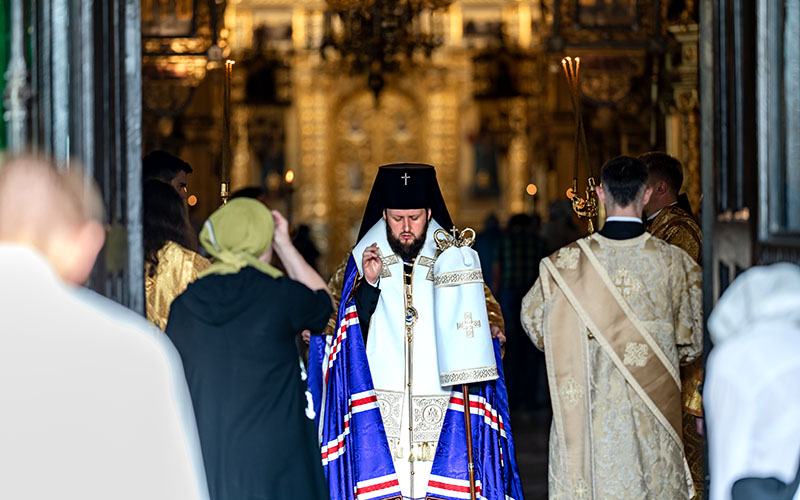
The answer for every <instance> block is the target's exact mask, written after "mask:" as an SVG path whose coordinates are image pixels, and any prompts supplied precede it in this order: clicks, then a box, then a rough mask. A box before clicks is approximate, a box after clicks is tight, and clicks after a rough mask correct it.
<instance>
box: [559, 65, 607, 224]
mask: <svg viewBox="0 0 800 500" xmlns="http://www.w3.org/2000/svg"><path fill="white" fill-rule="evenodd" d="M561 67H562V68H564V75H565V76H566V77H567V85H568V86H569V96H570V99H571V100H572V112H573V114H574V117H575V169H574V173H573V177H572V187H571V188H570V189H567V198H569V199H570V201H572V210H574V211H575V213H576V214H577V215H578V217H585V218H587V219H588V226H589V232H590V233H593V232H594V223H593V222H592V219H593V218H594V217H596V216H597V207H598V199H597V193H596V192H595V180H594V176H593V175H592V164H591V161H590V160H589V148H588V147H587V145H586V132H585V131H584V127H583V116H582V114H581V99H582V95H581V87H580V84H581V82H580V69H581V58H580V57H576V58H575V59H573V58H571V57H569V56H568V57H565V58H563V59H561ZM581 153H583V157H584V159H585V160H586V174H587V179H586V191H585V193H586V197H585V198H581V197H580V196H578V167H579V165H580V158H581Z"/></svg>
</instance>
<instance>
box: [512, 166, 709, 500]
mask: <svg viewBox="0 0 800 500" xmlns="http://www.w3.org/2000/svg"><path fill="white" fill-rule="evenodd" d="M613 161H614V160H612V162H613ZM609 163H611V162H609ZM626 167H628V168H629V166H627V165H626ZM642 168H644V171H645V176H646V167H644V166H642ZM604 175H605V168H604ZM604 184H605V180H604ZM540 273H541V274H540V278H539V279H538V280H537V281H536V284H535V285H534V286H533V288H532V289H531V290H530V291H529V292H528V294H527V295H526V296H525V298H524V299H523V303H522V316H521V319H522V323H523V326H524V327H525V330H526V332H527V333H528V336H529V337H530V338H531V340H532V341H533V342H534V344H536V346H537V347H538V348H539V349H542V350H543V351H544V352H545V358H546V363H547V373H548V380H549V385H550V392H551V394H550V397H551V400H552V403H553V424H552V426H551V430H550V452H549V494H550V498H551V499H553V498H558V499H596V500H634V499H636V500H641V499H653V500H656V499H671V500H672V499H688V498H690V497H691V496H692V495H693V494H694V487H693V483H692V480H691V476H690V474H689V471H688V467H687V465H686V460H685V458H684V452H683V446H682V420H681V380H680V375H679V367H680V365H681V364H685V363H688V362H691V361H692V360H694V359H695V358H697V357H698V356H699V355H700V353H701V350H702V293H701V281H700V280H701V274H700V269H699V267H698V266H697V264H696V263H695V262H694V260H693V259H692V258H691V257H690V256H689V255H688V254H687V253H686V252H684V251H683V250H681V249H679V248H677V247H674V246H672V245H669V244H667V243H665V242H664V241H662V240H659V239H657V238H653V237H652V236H650V235H649V234H647V233H645V231H644V226H643V224H642V223H641V220H639V219H637V218H635V217H609V219H608V220H607V222H606V224H605V226H604V227H603V230H602V231H601V232H600V233H599V234H593V235H591V236H589V237H586V238H582V239H580V240H578V241H576V242H574V243H572V244H570V245H567V246H565V247H563V248H561V249H560V250H558V251H556V252H555V253H553V254H552V255H551V256H549V257H547V258H545V259H543V260H542V262H541V265H540Z"/></svg>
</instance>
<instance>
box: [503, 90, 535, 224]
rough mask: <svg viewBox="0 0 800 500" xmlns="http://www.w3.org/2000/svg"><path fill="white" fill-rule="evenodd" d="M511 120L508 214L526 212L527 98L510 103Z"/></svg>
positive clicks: (516, 99)
mask: <svg viewBox="0 0 800 500" xmlns="http://www.w3.org/2000/svg"><path fill="white" fill-rule="evenodd" d="M509 106H510V113H509V120H510V122H511V123H510V124H509V125H510V126H511V130H512V131H513V134H514V135H513V136H512V139H511V143H510V144H509V145H508V184H507V186H506V193H507V195H508V196H507V200H508V213H509V214H516V213H521V212H524V211H525V187H526V186H527V184H528V150H529V149H530V144H529V140H528V132H527V129H528V127H527V116H528V113H527V106H526V103H525V98H523V97H516V98H514V99H512V100H511V102H510V103H509Z"/></svg>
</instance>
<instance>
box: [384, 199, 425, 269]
mask: <svg viewBox="0 0 800 500" xmlns="http://www.w3.org/2000/svg"><path fill="white" fill-rule="evenodd" d="M430 218H431V212H430V210H428V209H425V208H414V209H408V210H400V209H391V208H387V209H386V210H384V212H383V219H384V220H385V221H386V229H387V230H386V232H387V236H388V237H389V245H390V246H391V247H392V250H394V251H395V253H397V254H398V255H399V256H400V257H401V258H403V259H404V260H409V259H413V258H414V257H416V256H417V254H418V253H419V251H420V249H421V248H422V245H423V244H424V243H425V233H426V231H427V229H428V220H429V219H430Z"/></svg>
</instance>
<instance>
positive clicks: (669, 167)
mask: <svg viewBox="0 0 800 500" xmlns="http://www.w3.org/2000/svg"><path fill="white" fill-rule="evenodd" d="M639 159H640V160H642V161H643V162H644V164H645V165H647V169H648V172H649V175H650V176H651V177H655V178H657V179H659V180H662V181H664V182H666V183H667V186H669V189H670V191H672V193H673V194H674V195H675V196H677V195H678V193H680V192H681V186H682V185H683V167H682V166H681V162H679V161H678V160H677V159H676V158H673V157H672V156H670V155H668V154H667V153H663V152H661V151H651V152H649V153H644V154H640V155H639Z"/></svg>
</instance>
